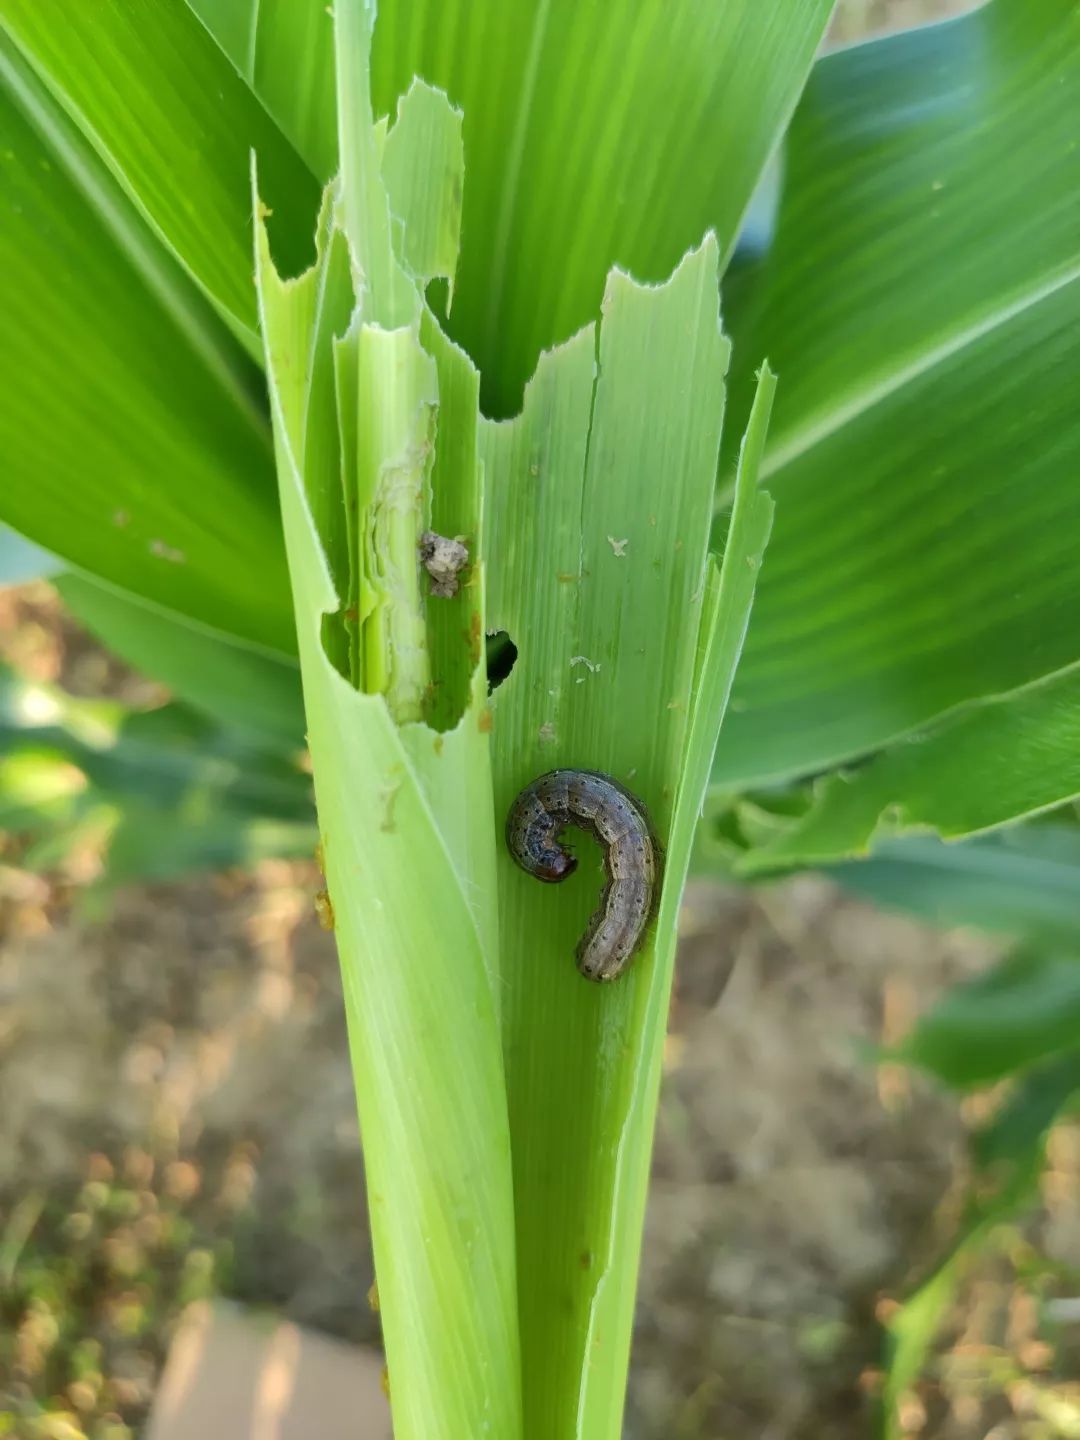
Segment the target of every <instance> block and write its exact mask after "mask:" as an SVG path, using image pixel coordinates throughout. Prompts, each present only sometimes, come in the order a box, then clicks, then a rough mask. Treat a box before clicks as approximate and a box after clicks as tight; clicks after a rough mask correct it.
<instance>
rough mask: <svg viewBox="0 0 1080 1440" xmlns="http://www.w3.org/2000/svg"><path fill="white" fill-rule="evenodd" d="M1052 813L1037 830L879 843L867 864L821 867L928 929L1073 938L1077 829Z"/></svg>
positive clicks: (1079, 859) (1077, 929)
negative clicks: (954, 841) (917, 919)
mask: <svg viewBox="0 0 1080 1440" xmlns="http://www.w3.org/2000/svg"><path fill="white" fill-rule="evenodd" d="M1065 818H1067V816H1066V817H1060V816H1059V815H1058V814H1057V813H1055V814H1054V815H1052V816H1050V817H1048V819H1047V822H1046V823H1044V824H1039V825H1017V826H1013V827H1011V828H1010V829H1007V830H1001V831H996V832H995V833H994V834H992V835H986V836H981V837H978V838H976V839H974V840H968V841H964V842H963V843H962V844H958V845H951V844H945V843H944V842H942V841H941V840H935V839H934V838H933V837H931V836H911V837H909V838H907V839H904V840H891V841H890V840H886V841H884V842H883V843H882V844H881V845H879V846H876V847H875V850H874V854H873V855H872V856H871V857H870V859H868V860H859V861H851V862H849V863H847V864H841V865H833V866H830V867H828V870H827V872H826V873H827V874H828V875H830V876H831V877H832V878H833V879H834V880H836V881H838V882H839V884H841V885H842V886H843V887H844V888H845V889H847V890H851V891H852V892H854V893H855V894H856V895H862V896H864V897H866V898H867V899H869V900H873V901H874V902H875V903H876V904H878V905H883V906H885V907H886V908H888V909H896V910H906V911H912V912H913V913H915V914H916V915H921V916H923V917H924V918H925V919H927V920H929V921H931V922H932V923H933V924H935V925H976V926H980V927H981V928H983V929H985V930H1000V931H1004V932H1005V933H1007V934H1011V935H1015V936H1017V937H1025V936H1027V937H1031V938H1042V939H1050V940H1059V941H1061V940H1071V941H1074V942H1076V941H1080V830H1078V829H1077V827H1076V825H1075V824H1074V825H1069V824H1066V823H1064V819H1065Z"/></svg>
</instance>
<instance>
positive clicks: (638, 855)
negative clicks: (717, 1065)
mask: <svg viewBox="0 0 1080 1440" xmlns="http://www.w3.org/2000/svg"><path fill="white" fill-rule="evenodd" d="M571 825H573V826H576V827H577V828H578V829H579V830H584V831H586V832H587V833H589V834H590V835H593V836H594V837H595V839H596V840H597V842H598V843H599V845H600V847H601V848H602V850H603V852H604V869H605V871H606V874H607V881H606V883H605V885H604V888H603V890H602V892H601V895H600V904H599V906H598V908H597V910H596V912H595V914H594V915H593V917H592V919H591V920H590V921H589V923H588V926H587V927H586V929H585V933H584V934H583V935H582V937H581V939H580V940H579V941H578V945H577V949H576V952H575V953H576V956H577V967H578V969H579V970H580V971H581V973H582V975H584V976H585V977H586V978H587V979H589V980H616V979H618V977H619V976H620V975H621V974H622V973H623V971H624V970H625V969H626V967H627V965H628V964H629V962H630V960H631V959H632V958H633V955H634V952H635V951H636V950H637V949H638V947H639V946H640V944H641V940H642V937H643V935H644V933H645V929H646V927H647V926H648V923H649V920H650V918H651V916H652V912H653V907H654V905H655V902H656V897H657V894H658V891H659V881H660V871H661V866H662V863H663V852H662V851H661V849H660V845H659V843H658V842H657V840H656V837H655V836H654V835H653V832H652V828H651V827H650V825H649V818H648V815H647V814H646V812H645V807H644V805H642V803H641V801H640V800H638V799H637V798H636V797H635V796H634V795H632V794H631V793H630V791H629V790H626V789H624V788H623V786H622V785H620V784H618V783H617V781H615V780H612V779H611V778H610V777H609V776H607V775H601V774H600V773H599V772H598V771H596V770H551V771H549V772H548V773H547V774H546V775H541V776H540V777H539V778H538V779H536V780H534V781H533V782H532V783H531V784H529V785H526V786H525V788H524V790H522V792H521V794H520V795H518V797H517V799H516V800H515V801H514V803H513V804H512V805H511V807H510V812H509V814H508V815H507V817H506V844H507V847H508V849H509V851H510V854H511V855H512V856H513V857H514V859H515V861H516V862H517V863H518V865H520V866H521V868H522V870H524V871H526V872H527V874H529V875H532V876H534V877H535V878H536V879H537V880H543V881H545V882H547V883H549V884H557V883H558V882H559V881H560V880H565V879H566V877H567V876H568V875H572V874H573V872H574V871H575V870H576V869H577V860H576V859H575V858H574V856H573V855H571V854H570V852H569V851H568V850H566V849H565V848H564V847H563V846H562V845H560V844H559V836H560V834H561V833H562V831H564V830H565V829H567V827H568V826H571Z"/></svg>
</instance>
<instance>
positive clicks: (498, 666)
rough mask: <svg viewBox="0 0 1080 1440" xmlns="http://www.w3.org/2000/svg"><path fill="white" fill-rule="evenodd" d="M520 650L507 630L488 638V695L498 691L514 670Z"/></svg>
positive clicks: (497, 632)
mask: <svg viewBox="0 0 1080 1440" xmlns="http://www.w3.org/2000/svg"><path fill="white" fill-rule="evenodd" d="M517 657H518V648H517V646H516V645H515V644H514V642H513V640H511V639H510V636H509V635H508V634H507V633H506V631H505V630H496V631H495V632H494V633H493V634H491V635H489V636H488V637H487V677H488V694H489V695H490V694H491V693H492V691H494V690H497V689H498V688H499V686H500V685H501V684H502V683H503V681H504V680H506V678H507V677H508V676H509V674H510V671H511V670H513V668H514V664H515V662H516V661H517Z"/></svg>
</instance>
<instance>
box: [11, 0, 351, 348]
mask: <svg viewBox="0 0 1080 1440" xmlns="http://www.w3.org/2000/svg"><path fill="white" fill-rule="evenodd" d="M151 17H152V20H151ZM323 19H324V20H325V19H326V16H325V13H323ZM0 28H2V30H3V32H4V33H5V35H6V36H7V37H8V38H9V40H10V41H12V42H14V44H15V45H16V46H17V47H18V49H19V50H20V52H21V53H22V55H23V57H24V58H25V59H26V60H27V61H28V62H29V64H30V65H31V66H32V67H33V69H34V70H35V71H36V72H37V75H38V77H39V78H40V79H41V80H42V81H43V83H44V85H45V87H46V88H47V89H48V90H49V92H50V93H51V95H52V96H53V98H54V99H55V101H56V102H57V103H58V104H59V106H60V107H61V108H62V109H63V110H64V111H65V113H66V114H67V115H68V116H69V117H70V118H71V119H72V120H73V121H74V122H75V124H76V126H77V128H78V129H79V130H80V132H81V133H82V135H83V137H84V138H85V139H86V140H88V141H89V142H90V143H91V144H92V146H93V147H94V149H95V150H96V151H97V153H98V155H99V156H100V157H101V158H102V160H103V161H104V162H105V164H106V166H107V167H108V169H109V170H110V171H111V172H112V174H113V175H114V176H115V178H116V179H117V180H119V182H120V184H121V185H122V186H123V188H124V189H125V190H126V192H127V194H128V196H129V197H130V199H131V200H132V201H133V202H134V203H135V205H136V207H137V208H138V209H139V210H140V211H141V213H142V214H143V216H144V217H145V218H146V220H147V221H148V222H149V223H150V225H151V227H152V228H153V230H154V231H155V233H156V234H157V235H158V237H159V238H160V239H161V240H162V241H163V242H164V244H165V246H166V247H167V248H168V249H170V250H171V251H172V252H173V254H174V255H175V256H176V257H177V258H178V259H179V260H180V261H181V263H182V264H183V265H184V266H186V268H187V269H188V271H189V272H190V274H191V275H192V276H193V277H194V278H195V280H196V281H197V282H198V283H199V284H200V285H201V286H202V287H203V289H204V290H205V292H206V294H207V295H208V296H209V297H210V299H211V300H212V301H213V303H214V304H215V305H216V306H217V308H218V309H219V311H220V313H221V314H222V315H223V316H225V317H226V318H227V319H228V320H229V322H230V323H231V324H232V325H233V327H234V328H235V329H236V330H237V332H238V333H239V334H240V335H241V336H242V337H243V338H244V340H245V341H246V343H248V344H249V346H250V347H251V349H252V350H253V351H254V352H256V353H257V348H258V342H257V339H256V336H255V296H254V292H253V290H252V285H251V211H250V208H249V198H250V197H249V192H248V174H249V156H250V154H251V152H252V150H254V151H255V153H256V154H257V155H258V157H259V163H260V167H261V172H260V173H261V174H262V177H263V179H262V186H263V197H264V200H265V202H266V204H267V206H268V208H270V209H273V208H275V207H276V208H277V209H278V212H279V214H278V218H277V219H276V221H275V223H274V226H273V237H274V243H275V246H276V253H277V256H278V259H279V261H280V263H281V264H283V265H284V266H285V267H286V268H287V269H289V270H290V271H291V270H297V269H299V268H300V267H301V266H302V265H303V264H304V263H306V262H307V261H308V260H309V259H310V253H311V240H310V237H311V225H312V219H313V217H314V214H315V210H316V207H317V205H318V200H319V189H318V185H317V183H316V181H315V179H314V177H313V176H312V174H311V172H310V171H309V170H308V169H307V167H306V166H305V165H304V163H303V162H302V161H301V160H300V158H299V156H298V155H297V154H296V153H295V151H294V150H293V149H292V147H291V145H290V144H289V143H288V141H286V140H285V138H284V137H283V135H282V134H281V132H280V131H279V130H278V129H277V127H276V126H275V125H274V123H273V122H272V120H271V119H270V117H269V116H268V114H267V112H266V111H265V110H264V109H263V107H262V105H261V104H260V103H259V101H258V100H257V99H256V97H255V96H254V95H253V94H252V92H251V90H250V89H249V88H248V86H247V85H246V84H245V82H244V80H243V79H242V78H241V76H240V75H238V74H237V72H236V70H235V69H234V67H233V66H232V65H231V64H230V63H229V61H228V60H227V58H226V57H225V55H224V54H222V52H221V50H220V49H219V48H218V46H217V45H216V44H215V43H214V41H213V40H212V38H211V37H210V36H209V35H208V34H207V32H206V30H205V29H204V28H203V26H202V25H201V24H200V23H199V21H198V19H197V18H196V16H195V15H194V14H193V13H192V11H191V10H189V9H188V7H187V6H186V5H185V4H181V3H170V4H163V5H153V6H152V7H149V6H147V5H146V4H145V3H132V0H105V3H99V4H93V5H86V4H83V3H82V0H50V3H49V4H48V5H47V6H42V5H39V4H36V3H34V0H3V3H2V4H0Z"/></svg>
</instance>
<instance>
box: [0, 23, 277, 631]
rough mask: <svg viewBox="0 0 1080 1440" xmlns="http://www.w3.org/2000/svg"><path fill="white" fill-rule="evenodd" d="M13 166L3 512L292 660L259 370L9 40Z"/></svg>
mask: <svg viewBox="0 0 1080 1440" xmlns="http://www.w3.org/2000/svg"><path fill="white" fill-rule="evenodd" d="M0 168H2V172H3V175H4V184H3V187H2V190H0V222H2V223H0V301H2V304H3V307H4V314H5V316H6V326H5V344H4V347H3V352H2V355H0V375H2V377H3V384H4V394H5V403H4V406H3V409H2V412H0V446H2V448H3V453H4V464H5V484H4V486H3V491H2V496H0V507H2V513H3V518H4V519H5V520H6V521H7V522H9V523H10V524H11V525H12V526H13V528H15V529H16V530H18V531H20V532H21V533H22V534H23V535H25V536H26V537H27V538H29V539H31V540H33V541H35V542H37V543H38V544H39V545H42V546H44V547H45V548H46V549H48V550H49V551H51V552H52V553H53V554H55V555H56V556H58V557H60V558H61V559H63V560H64V561H66V562H67V563H68V564H70V565H73V566H76V567H78V568H79V569H82V570H85V571H86V572H88V573H90V574H92V575H97V576H99V577H103V578H105V579H106V580H107V581H108V582H109V583H110V584H111V585H113V586H114V587H117V588H120V589H123V590H126V591H131V592H133V593H134V594H137V595H141V596H144V597H146V598H147V599H148V600H149V601H151V602H153V603H154V604H155V605H156V606H158V607H160V608H163V609H165V610H169V611H175V612H178V613H180V614H182V615H186V616H189V617H190V618H191V619H193V620H195V621H197V622H199V623H201V624H202V625H204V626H206V627H209V628H211V629H214V630H217V631H224V632H226V633H233V634H236V635H239V636H241V637H243V638H244V639H246V640H247V641H248V642H252V643H254V644H256V645H258V646H262V647H264V648H268V649H274V650H282V651H286V652H288V651H289V650H290V649H291V648H292V647H293V645H294V640H293V635H292V617H291V613H290V605H289V596H288V577H287V573H286V570H285V564H284V552H283V547H282V544H281V537H280V522H279V519H278V517H277V514H276V505H275V499H274V491H273V474H272V469H271V448H270V437H269V432H268V429H267V426H266V423H265V420H264V419H263V415H262V408H261V403H260V402H259V400H258V398H257V387H258V384H259V379H258V376H257V373H256V372H255V371H254V370H253V367H252V366H251V365H250V363H249V361H248V360H247V357H246V356H245V355H244V354H243V353H242V351H241V350H240V348H239V346H238V345H237V343H236V342H235V341H234V340H233V339H232V337H231V336H230V335H229V334H228V333H227V332H226V331H225V329H224V327H223V326H222V324H221V322H220V321H219V320H218V319H217V317H216V316H215V315H214V314H213V311H212V310H211V308H210V306H209V305H208V304H207V303H206V301H205V300H203V298H202V297H201V296H200V295H199V294H198V292H197V291H196V290H195V288H194V286H193V285H192V284H191V282H190V281H189V280H188V279H187V278H186V276H185V275H184V274H183V272H182V271H181V269H180V268H179V267H178V266H177V265H176V263H175V262H174V261H172V260H171V259H170V258H169V256H168V255H167V254H165V252H164V251H163V250H162V249H161V247H160V246H159V245H158V244H157V243H156V242H155V241H154V239H153V237H152V236H151V235H150V234H149V232H148V231H147V229H146V227H145V225H144V224H143V223H142V221H141V220H140V219H139V217H138V215H137V214H135V213H134V211H133V209H132V207H131V205H130V203H129V202H128V201H127V200H126V198H125V196H124V195H123V193H122V192H121V190H120V189H119V187H118V186H117V184H116V182H115V181H114V180H113V179H112V177H111V176H110V175H109V174H108V172H107V170H106V169H105V167H104V166H103V164H102V163H101V162H100V161H99V160H98V158H97V156H96V155H95V154H94V152H93V151H92V150H90V149H89V147H88V146H87V144H86V143H85V141H84V140H83V139H82V137H81V136H80V135H79V133H78V131H77V130H75V129H74V127H73V126H72V125H71V124H70V123H69V122H68V121H67V119H66V117H65V116H64V115H63V113H62V112H61V111H60V110H59V108H58V107H57V105H56V104H55V102H54V101H53V100H52V98H51V97H50V95H49V94H48V92H47V91H46V90H45V89H44V88H43V86H42V85H41V84H40V83H39V82H38V81H37V80H36V78H35V76H34V75H33V74H32V72H30V71H29V69H28V68H27V66H26V65H25V64H24V63H23V62H22V61H21V60H20V58H19V56H18V55H17V54H16V53H14V52H13V51H12V49H11V47H10V45H9V44H8V42H7V41H6V40H5V39H4V38H3V36H2V34H0ZM249 269H250V262H249Z"/></svg>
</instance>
